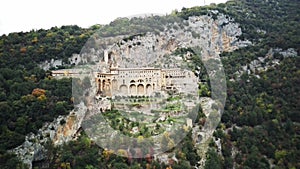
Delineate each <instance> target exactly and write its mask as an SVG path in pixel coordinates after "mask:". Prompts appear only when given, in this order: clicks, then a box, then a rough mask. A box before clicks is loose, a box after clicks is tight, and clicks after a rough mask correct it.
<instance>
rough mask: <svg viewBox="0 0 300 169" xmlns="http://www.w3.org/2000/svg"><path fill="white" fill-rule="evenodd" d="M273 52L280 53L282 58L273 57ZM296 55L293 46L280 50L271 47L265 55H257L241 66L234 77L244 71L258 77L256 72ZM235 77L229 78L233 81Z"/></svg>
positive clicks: (265, 69) (236, 77) (238, 77)
mask: <svg viewBox="0 0 300 169" xmlns="http://www.w3.org/2000/svg"><path fill="white" fill-rule="evenodd" d="M275 54H279V55H281V56H282V58H281V59H280V58H274V55H275ZM297 55H298V53H297V52H296V51H295V49H293V48H289V49H287V50H282V49H280V48H276V49H273V48H271V49H270V50H269V51H268V53H267V54H266V55H265V57H258V58H257V59H255V60H253V61H251V62H250V63H249V64H247V65H244V66H242V67H241V69H240V70H239V71H237V72H235V73H234V74H235V79H240V77H241V75H242V74H244V73H246V74H248V75H250V74H254V75H255V76H256V77H257V78H260V76H259V75H257V73H259V72H262V71H267V70H268V69H269V68H271V67H275V66H276V65H279V64H280V62H281V61H282V59H283V58H286V57H296V56H297ZM235 79H234V78H232V79H230V80H231V81H235Z"/></svg>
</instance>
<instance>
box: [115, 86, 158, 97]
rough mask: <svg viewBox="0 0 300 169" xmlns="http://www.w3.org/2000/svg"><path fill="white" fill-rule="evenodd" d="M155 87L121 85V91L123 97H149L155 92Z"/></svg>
mask: <svg viewBox="0 0 300 169" xmlns="http://www.w3.org/2000/svg"><path fill="white" fill-rule="evenodd" d="M153 89H154V85H151V84H146V85H143V84H138V85H135V84H130V85H129V86H127V85H124V84H123V85H121V86H120V88H119V90H120V92H121V93H120V94H121V95H149V94H151V93H152V92H153Z"/></svg>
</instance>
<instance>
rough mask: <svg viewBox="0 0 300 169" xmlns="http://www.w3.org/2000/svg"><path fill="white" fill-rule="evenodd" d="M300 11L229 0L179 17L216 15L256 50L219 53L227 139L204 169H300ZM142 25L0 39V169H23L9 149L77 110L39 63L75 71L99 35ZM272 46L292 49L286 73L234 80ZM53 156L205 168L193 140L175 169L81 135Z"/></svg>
mask: <svg viewBox="0 0 300 169" xmlns="http://www.w3.org/2000/svg"><path fill="white" fill-rule="evenodd" d="M299 6H300V1H299V0H230V1H228V2H227V3H225V4H218V5H215V4H212V5H210V6H205V7H193V8H183V9H182V11H181V12H174V13H172V15H175V16H179V17H180V18H182V19H187V18H188V17H189V16H194V15H211V16H213V17H214V15H215V13H214V12H212V10H218V11H219V12H221V13H224V14H226V15H228V16H229V17H231V18H233V19H234V20H235V22H237V23H239V24H240V26H241V28H242V32H243V34H242V36H241V37H239V38H240V39H247V40H250V41H251V42H253V45H251V46H248V47H245V48H241V49H238V50H236V51H233V52H226V53H222V54H221V57H222V62H223V65H224V68H225V72H226V76H227V79H228V81H227V85H228V88H227V95H228V99H227V101H226V105H225V111H224V114H223V116H222V121H221V124H220V125H219V126H218V128H217V130H216V131H215V133H214V136H215V138H220V139H221V145H222V151H221V154H222V155H220V153H217V151H216V145H215V144H214V143H213V142H212V143H211V144H210V150H209V151H208V153H207V156H208V158H207V161H206V168H233V166H235V167H236V168H270V167H271V164H272V165H274V166H272V167H273V168H291V169H292V168H300V163H299V161H300V158H299V157H300V146H299V145H300V144H299V142H300V136H299V134H300V118H299V117H300V116H299V113H300V107H299V105H300V102H299V100H300V98H299V97H300V92H299V91H300V86H299V84H300V71H299V67H300V57H299V53H300V29H299V28H300V16H299V15H300V8H299ZM170 20H172V16H167V17H152V18H150V19H149V24H153V23H161V24H163V23H164V22H167V21H170ZM142 23H143V19H140V18H132V19H131V20H130V19H126V18H120V19H118V20H115V21H113V22H112V23H110V24H109V25H105V26H103V27H102V26H99V25H95V26H93V27H91V28H89V29H83V28H80V27H78V26H62V27H60V28H58V27H53V28H51V29H49V30H43V29H41V30H37V31H34V30H33V31H30V32H26V33H24V32H19V33H10V34H9V35H2V36H1V37H0V122H1V123H0V168H17V167H21V166H22V162H21V161H19V160H18V159H17V157H16V156H15V155H13V154H11V153H9V152H8V151H7V150H10V149H12V148H14V147H17V146H18V145H20V144H22V143H23V142H24V139H25V136H26V135H27V134H28V133H30V132H33V133H35V132H37V131H38V129H39V128H41V127H42V125H43V124H44V123H45V122H50V121H53V119H54V118H56V117H57V116H59V115H66V114H68V113H69V112H70V111H71V110H72V109H73V104H72V98H71V97H72V96H71V91H72V87H71V79H61V80H57V79H53V78H52V77H51V76H50V72H48V71H44V70H42V69H41V68H40V67H39V66H38V64H39V63H41V62H43V61H46V60H50V59H62V60H63V62H64V63H65V64H68V58H69V57H71V56H72V54H74V53H80V50H81V47H82V46H83V45H84V44H85V42H86V41H87V39H88V38H89V37H90V36H91V35H92V34H93V33H94V32H95V31H96V29H98V28H100V27H101V30H102V31H101V36H104V37H105V36H109V35H114V34H122V35H126V34H128V33H132V32H130V28H132V27H133V26H134V25H142ZM157 25H158V27H157V30H160V29H161V27H159V26H160V24H157ZM143 26H144V27H143V30H148V27H147V25H143ZM271 48H273V49H276V48H281V49H282V50H286V49H289V48H293V49H295V51H296V52H297V53H298V56H295V57H283V56H280V55H279V56H277V57H278V58H280V60H281V63H280V65H277V66H275V67H273V68H270V69H268V70H267V71H262V72H258V73H257V74H258V75H259V77H261V78H257V76H254V75H253V74H249V75H248V74H246V73H244V74H242V76H241V78H239V79H237V80H235V81H230V79H231V78H233V77H234V73H235V72H236V71H238V70H240V69H241V67H242V66H243V65H246V64H249V63H250V62H251V61H252V60H254V59H257V58H259V57H264V56H265V55H266V54H267V53H268V51H269V50H270V49H271ZM199 123H200V122H199ZM47 148H48V156H49V160H50V163H51V166H50V167H51V168H59V167H60V168H193V167H192V166H193V165H195V164H196V163H197V161H199V160H200V159H199V156H198V155H197V153H196V152H195V149H194V147H193V143H192V141H191V134H189V135H188V137H186V138H185V139H184V140H183V141H182V142H181V143H180V144H179V145H178V146H177V147H176V157H177V158H178V159H179V162H178V163H172V164H160V163H159V162H157V161H155V160H153V159H152V158H150V157H149V158H148V159H131V158H130V157H128V158H123V157H118V156H116V155H114V154H111V153H110V152H106V151H105V150H103V149H101V148H99V147H97V146H96V145H95V144H94V143H93V142H92V141H91V140H90V139H89V138H88V137H87V136H86V135H85V134H84V133H83V134H82V136H81V137H80V138H79V139H78V140H76V141H72V142H70V143H69V144H66V145H63V146H60V147H53V145H52V144H51V143H49V145H48V147H47ZM233 150H235V155H234V156H233V155H232V151H233ZM99 152H101V153H99Z"/></svg>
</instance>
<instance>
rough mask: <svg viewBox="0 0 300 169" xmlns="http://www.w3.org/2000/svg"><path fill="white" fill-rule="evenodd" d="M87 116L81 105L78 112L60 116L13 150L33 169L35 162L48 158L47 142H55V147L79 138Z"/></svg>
mask: <svg viewBox="0 0 300 169" xmlns="http://www.w3.org/2000/svg"><path fill="white" fill-rule="evenodd" d="M84 115H85V110H84V108H83V106H82V104H80V105H79V106H78V110H77V111H71V112H70V114H69V115H68V116H59V117H58V118H56V119H55V120H54V121H53V122H51V123H46V124H45V125H44V126H43V127H42V128H41V129H39V131H38V133H36V134H33V133H30V134H29V135H27V136H26V138H25V142H24V143H23V144H22V145H20V146H18V147H16V148H14V149H13V150H11V151H12V152H14V153H15V154H17V156H18V157H19V158H20V159H21V160H22V161H23V163H24V164H27V165H28V166H29V168H32V162H33V161H40V160H44V159H45V158H46V153H47V150H46V149H45V145H46V144H47V142H53V143H54V145H60V144H62V143H65V142H68V141H70V140H74V139H76V137H77V134H78V130H79V129H80V126H81V122H82V120H83V117H84Z"/></svg>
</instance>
